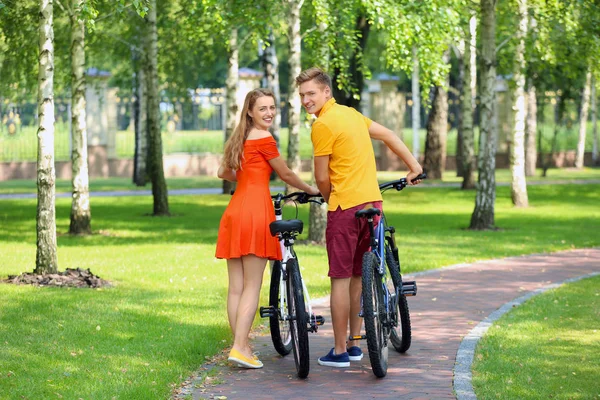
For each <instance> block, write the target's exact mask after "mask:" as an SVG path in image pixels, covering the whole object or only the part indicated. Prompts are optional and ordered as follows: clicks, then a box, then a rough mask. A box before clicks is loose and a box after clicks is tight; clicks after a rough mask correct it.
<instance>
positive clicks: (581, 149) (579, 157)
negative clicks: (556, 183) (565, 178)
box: [575, 67, 592, 169]
mask: <svg viewBox="0 0 600 400" xmlns="http://www.w3.org/2000/svg"><path fill="white" fill-rule="evenodd" d="M591 86H592V69H591V67H588V70H587V73H586V75H585V87H584V88H583V97H582V98H581V113H580V114H579V140H578V141H577V152H576V154H575V167H576V168H579V169H581V168H583V156H584V154H585V135H586V130H587V119H588V112H589V109H590V92H591Z"/></svg>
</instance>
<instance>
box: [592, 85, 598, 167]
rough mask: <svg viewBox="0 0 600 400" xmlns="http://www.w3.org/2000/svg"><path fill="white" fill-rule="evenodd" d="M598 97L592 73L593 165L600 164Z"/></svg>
mask: <svg viewBox="0 0 600 400" xmlns="http://www.w3.org/2000/svg"><path fill="white" fill-rule="evenodd" d="M596 101H597V98H596V78H595V77H594V76H593V75H592V129H593V135H594V142H593V147H592V165H594V166H596V165H598V164H599V163H598V161H600V160H599V159H598V106H597V103H596Z"/></svg>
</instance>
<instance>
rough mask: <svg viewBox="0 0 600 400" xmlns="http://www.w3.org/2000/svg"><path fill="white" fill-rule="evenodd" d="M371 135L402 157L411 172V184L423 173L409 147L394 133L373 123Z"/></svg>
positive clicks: (370, 129) (370, 128)
mask: <svg viewBox="0 0 600 400" xmlns="http://www.w3.org/2000/svg"><path fill="white" fill-rule="evenodd" d="M369 135H370V136H371V139H376V140H381V141H382V142H383V143H385V145H386V146H387V147H388V148H389V149H390V150H392V151H393V152H394V153H395V154H396V155H397V156H398V157H400V159H402V161H404V164H406V166H407V167H408V169H409V170H410V172H409V173H408V175H406V178H407V179H408V181H409V182H410V181H411V180H412V179H414V178H415V177H416V176H417V175H419V174H421V173H422V172H423V167H421V164H419V162H418V161H417V159H416V158H415V157H414V156H413V155H412V153H411V152H410V150H409V149H408V147H406V145H405V144H404V142H403V141H402V140H400V138H399V137H398V136H397V135H396V134H395V133H394V132H392V131H391V130H389V129H388V128H386V127H385V126H383V125H381V124H378V123H377V122H374V121H373V123H371V126H370V127H369Z"/></svg>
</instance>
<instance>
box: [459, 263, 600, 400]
mask: <svg viewBox="0 0 600 400" xmlns="http://www.w3.org/2000/svg"><path fill="white" fill-rule="evenodd" d="M598 275H600V272H591V273H589V274H585V275H581V276H577V277H574V278H569V279H566V280H564V281H562V282H558V283H553V284H551V285H547V286H544V287H541V288H539V289H536V290H534V291H531V292H529V293H527V294H525V295H523V296H521V297H518V298H516V299H514V300H512V301H509V302H508V303H505V304H503V305H502V306H501V307H500V308H498V309H497V310H496V311H494V312H492V313H491V314H490V315H488V316H487V317H485V318H484V319H483V321H481V322H480V323H479V324H477V325H476V326H475V328H473V329H471V331H470V332H469V333H468V334H467V335H466V336H465V337H464V338H463V340H462V341H461V342H460V345H459V347H458V351H457V352H456V362H455V364H454V379H453V387H454V393H456V398H457V400H476V399H477V396H476V395H475V392H474V391H473V384H472V378H473V374H472V373H471V367H472V364H473V357H474V355H475V349H476V348H477V344H478V343H479V340H480V339H482V338H483V336H484V335H485V333H486V332H487V331H488V329H489V328H490V327H491V326H492V324H493V323H494V322H495V321H497V320H498V319H499V318H500V317H501V316H503V315H504V314H507V313H508V312H510V311H511V310H512V309H513V308H514V307H517V306H520V305H522V304H523V303H525V302H526V301H527V300H529V299H531V298H532V297H534V296H537V295H540V294H542V293H544V292H546V291H548V290H551V289H556V288H558V287H561V286H563V285H564V284H566V283H572V282H577V281H580V280H583V279H587V278H591V277H594V276H598Z"/></svg>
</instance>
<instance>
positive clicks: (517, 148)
mask: <svg viewBox="0 0 600 400" xmlns="http://www.w3.org/2000/svg"><path fill="white" fill-rule="evenodd" d="M517 4H518V15H519V24H518V29H517V34H516V39H517V47H516V51H515V69H514V71H515V72H514V82H515V91H514V100H513V111H514V112H515V125H514V127H513V130H512V140H511V146H510V170H511V185H510V191H511V198H512V202H513V204H514V205H515V206H517V207H527V206H528V205H529V200H528V197H527V182H526V180H525V120H526V116H527V109H526V105H525V37H526V35H527V24H528V20H527V0H517Z"/></svg>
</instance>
